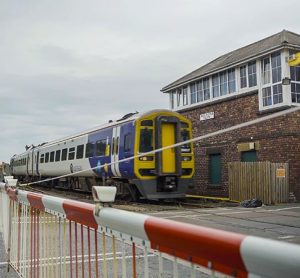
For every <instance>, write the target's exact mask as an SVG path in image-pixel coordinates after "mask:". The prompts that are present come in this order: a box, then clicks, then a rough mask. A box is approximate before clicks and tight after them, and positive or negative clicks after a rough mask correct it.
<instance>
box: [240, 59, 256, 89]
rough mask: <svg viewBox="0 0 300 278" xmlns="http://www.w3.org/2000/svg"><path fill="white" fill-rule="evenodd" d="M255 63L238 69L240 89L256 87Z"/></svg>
mask: <svg viewBox="0 0 300 278" xmlns="http://www.w3.org/2000/svg"><path fill="white" fill-rule="evenodd" d="M256 72H257V70H256V61H252V62H250V63H248V64H247V65H244V66H241V67H240V88H241V89H244V88H251V87H255V86H257V75H256Z"/></svg>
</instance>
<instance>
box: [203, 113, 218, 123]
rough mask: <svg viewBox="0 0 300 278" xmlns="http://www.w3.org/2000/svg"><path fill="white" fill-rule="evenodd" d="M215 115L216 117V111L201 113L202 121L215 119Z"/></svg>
mask: <svg viewBox="0 0 300 278" xmlns="http://www.w3.org/2000/svg"><path fill="white" fill-rule="evenodd" d="M214 117H215V112H208V113H204V114H200V121H206V120H209V119H213V118H214Z"/></svg>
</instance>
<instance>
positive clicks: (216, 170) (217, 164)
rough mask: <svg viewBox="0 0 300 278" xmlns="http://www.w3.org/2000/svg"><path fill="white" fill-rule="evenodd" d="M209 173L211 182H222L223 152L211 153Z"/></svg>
mask: <svg viewBox="0 0 300 278" xmlns="http://www.w3.org/2000/svg"><path fill="white" fill-rule="evenodd" d="M209 158H210V160H209V168H210V169H209V170H210V171H209V172H210V173H209V175H210V183H212V184H220V183H221V176H222V172H221V154H220V153H216V154H210V155H209Z"/></svg>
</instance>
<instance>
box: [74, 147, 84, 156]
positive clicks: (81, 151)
mask: <svg viewBox="0 0 300 278" xmlns="http://www.w3.org/2000/svg"><path fill="white" fill-rule="evenodd" d="M83 151H84V145H78V146H77V151H76V159H81V158H83Z"/></svg>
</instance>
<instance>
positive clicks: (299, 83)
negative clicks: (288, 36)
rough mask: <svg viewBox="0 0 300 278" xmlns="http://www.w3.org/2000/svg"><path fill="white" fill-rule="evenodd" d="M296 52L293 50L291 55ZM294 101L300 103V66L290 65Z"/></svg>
mask: <svg viewBox="0 0 300 278" xmlns="http://www.w3.org/2000/svg"><path fill="white" fill-rule="evenodd" d="M292 54H295V51H291V53H290V55H292ZM290 71H291V92H292V102H294V103H300V66H296V67H290Z"/></svg>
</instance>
